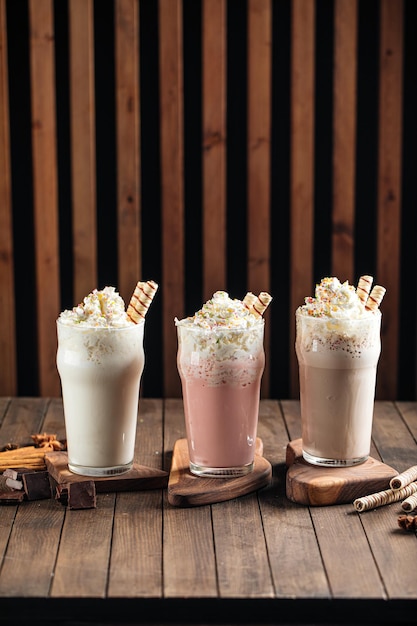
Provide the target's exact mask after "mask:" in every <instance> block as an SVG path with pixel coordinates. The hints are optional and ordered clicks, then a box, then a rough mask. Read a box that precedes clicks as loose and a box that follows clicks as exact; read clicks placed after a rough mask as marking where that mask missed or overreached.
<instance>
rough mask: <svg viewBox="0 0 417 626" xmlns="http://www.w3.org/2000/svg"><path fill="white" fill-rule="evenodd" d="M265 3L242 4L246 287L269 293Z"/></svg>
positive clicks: (265, 384) (268, 20)
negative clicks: (245, 10) (245, 63)
mask: <svg viewBox="0 0 417 626" xmlns="http://www.w3.org/2000/svg"><path fill="white" fill-rule="evenodd" d="M271 48H272V7H271V0H249V3H248V177H247V191H248V288H249V291H252V292H253V293H255V294H259V293H260V292H261V291H267V292H269V291H270V261H271V254H270V202H271V180H270V177H271V90H272V86H271V70H272V60H271V59H272V54H271ZM268 314H269V311H267V312H266V313H265V318H266V325H265V357H266V360H265V372H264V375H263V378H262V395H263V396H264V397H268V396H269V389H270V384H269V382H270V381H269V364H270V349H269V343H270V342H269V337H270V328H269V324H268Z"/></svg>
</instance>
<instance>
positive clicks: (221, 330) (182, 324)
mask: <svg viewBox="0 0 417 626" xmlns="http://www.w3.org/2000/svg"><path fill="white" fill-rule="evenodd" d="M174 322H175V326H176V327H177V328H185V329H186V330H190V331H191V332H196V333H205V334H208V335H209V334H226V333H229V334H230V333H240V334H241V333H249V332H251V331H253V330H260V329H261V328H264V326H265V319H264V318H263V317H261V318H260V319H259V320H256V322H255V324H253V325H252V326H246V327H245V328H242V327H234V328H229V327H226V326H216V327H213V328H204V327H202V326H197V325H196V324H195V325H193V324H190V323H189V321H188V319H182V320H179V319H177V318H175V319H174Z"/></svg>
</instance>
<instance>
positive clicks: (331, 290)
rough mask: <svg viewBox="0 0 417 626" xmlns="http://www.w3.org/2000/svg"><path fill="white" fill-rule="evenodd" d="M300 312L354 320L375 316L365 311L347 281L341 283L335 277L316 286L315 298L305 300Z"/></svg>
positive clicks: (353, 288) (299, 309) (323, 280)
mask: <svg viewBox="0 0 417 626" xmlns="http://www.w3.org/2000/svg"><path fill="white" fill-rule="evenodd" d="M298 311H299V312H300V313H303V314H305V315H310V316H312V317H328V318H335V319H352V320H353V319H358V318H362V317H370V316H372V315H373V313H372V312H371V311H367V310H366V309H365V306H364V303H363V302H362V301H361V299H360V298H359V295H358V293H357V291H356V289H355V287H354V286H353V285H350V284H349V282H348V281H347V280H346V281H345V282H344V283H341V282H340V280H339V279H338V278H336V277H334V276H333V277H327V278H323V279H322V281H321V282H320V283H319V284H318V285H316V290H315V297H314V298H313V297H311V296H309V297H307V298H305V304H304V305H302V306H300V307H299V308H298Z"/></svg>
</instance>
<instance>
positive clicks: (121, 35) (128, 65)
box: [115, 0, 142, 302]
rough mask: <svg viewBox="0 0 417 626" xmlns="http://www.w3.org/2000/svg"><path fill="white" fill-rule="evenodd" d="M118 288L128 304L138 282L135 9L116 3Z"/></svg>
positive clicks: (131, 3)
mask: <svg viewBox="0 0 417 626" xmlns="http://www.w3.org/2000/svg"><path fill="white" fill-rule="evenodd" d="M115 30H116V32H115V40H116V63H115V64H116V135H117V137H116V150H117V216H118V248H119V250H118V266H119V280H118V288H119V291H120V294H121V295H122V297H123V298H124V300H125V302H129V300H130V297H131V295H132V293H133V290H134V288H135V285H136V283H137V281H138V280H141V279H142V277H141V271H142V269H141V246H140V241H141V228H140V213H141V202H140V130H139V110H140V106H139V105H140V103H139V69H138V68H139V6H138V2H137V0H116V4H115Z"/></svg>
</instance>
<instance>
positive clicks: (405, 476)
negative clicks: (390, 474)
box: [389, 465, 417, 490]
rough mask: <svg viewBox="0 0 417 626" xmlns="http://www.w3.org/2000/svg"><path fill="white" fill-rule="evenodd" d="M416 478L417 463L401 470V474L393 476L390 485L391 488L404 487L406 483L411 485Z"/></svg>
mask: <svg viewBox="0 0 417 626" xmlns="http://www.w3.org/2000/svg"><path fill="white" fill-rule="evenodd" d="M414 480H417V465H412V466H411V467H409V468H408V469H406V470H404V472H401V474H397V476H394V478H391V480H390V484H389V486H390V487H391V489H394V490H395V489H402V487H405V486H406V485H409V484H410V483H412V482H413V481H414Z"/></svg>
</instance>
